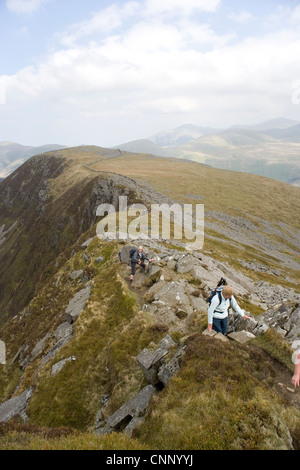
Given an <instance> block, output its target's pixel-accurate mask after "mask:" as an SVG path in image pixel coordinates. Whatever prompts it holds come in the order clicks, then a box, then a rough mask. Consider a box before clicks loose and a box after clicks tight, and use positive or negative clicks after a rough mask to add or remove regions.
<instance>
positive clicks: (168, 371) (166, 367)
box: [157, 346, 186, 387]
mask: <svg viewBox="0 0 300 470" xmlns="http://www.w3.org/2000/svg"><path fill="white" fill-rule="evenodd" d="M185 349H186V346H182V347H180V348H179V349H178V351H176V353H175V354H174V356H173V357H172V359H171V360H170V361H169V362H168V363H166V364H163V365H162V366H161V367H160V369H159V371H158V374H157V377H158V379H159V381H160V382H161V383H162V384H163V385H164V386H165V387H166V386H167V385H168V383H169V380H170V379H171V377H173V375H174V374H175V373H176V372H177V371H178V370H179V369H180V364H181V361H182V358H183V355H184V353H185Z"/></svg>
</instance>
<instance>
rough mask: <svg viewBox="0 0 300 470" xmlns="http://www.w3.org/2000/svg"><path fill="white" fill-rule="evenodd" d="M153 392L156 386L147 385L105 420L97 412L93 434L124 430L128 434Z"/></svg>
mask: <svg viewBox="0 0 300 470" xmlns="http://www.w3.org/2000/svg"><path fill="white" fill-rule="evenodd" d="M155 392H156V388H155V387H154V386H153V385H147V386H146V387H144V388H143V389H142V390H141V391H140V392H139V393H138V394H137V395H136V396H135V397H133V398H132V399H131V400H129V401H128V402H127V403H125V404H124V405H123V406H121V408H119V409H118V410H117V411H116V412H115V413H113V414H112V415H111V416H110V417H109V418H107V419H106V421H104V420H102V417H103V416H102V413H101V412H100V413H98V415H97V419H96V429H95V434H99V435H103V434H108V433H110V432H113V431H115V432H116V431H117V432H121V431H124V432H127V433H129V434H130V433H131V432H132V431H133V429H134V427H135V426H137V425H138V424H139V423H140V421H141V417H142V416H144V415H145V413H146V411H147V408H148V406H149V402H150V399H151V397H152V395H153V394H154V393H155Z"/></svg>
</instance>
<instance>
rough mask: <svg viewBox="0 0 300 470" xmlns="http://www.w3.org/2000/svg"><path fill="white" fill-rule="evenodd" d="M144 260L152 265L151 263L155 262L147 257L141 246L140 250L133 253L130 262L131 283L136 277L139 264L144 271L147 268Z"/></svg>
mask: <svg viewBox="0 0 300 470" xmlns="http://www.w3.org/2000/svg"><path fill="white" fill-rule="evenodd" d="M144 260H147V261H149V263H151V261H153V259H149V258H147V256H146V255H145V254H144V252H143V247H142V246H139V249H138V250H137V249H136V250H135V251H134V253H133V256H132V257H131V258H130V261H131V275H130V281H132V280H133V276H134V275H135V269H136V265H137V264H138V265H139V266H141V268H143V269H145V268H146V265H145V263H144Z"/></svg>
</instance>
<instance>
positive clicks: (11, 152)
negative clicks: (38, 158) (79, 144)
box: [0, 141, 66, 181]
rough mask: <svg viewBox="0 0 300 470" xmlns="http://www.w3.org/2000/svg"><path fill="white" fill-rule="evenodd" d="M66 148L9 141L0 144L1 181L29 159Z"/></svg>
mask: <svg viewBox="0 0 300 470" xmlns="http://www.w3.org/2000/svg"><path fill="white" fill-rule="evenodd" d="M64 148H66V146H64V145H57V144H48V145H41V146H39V147H33V146H29V145H21V144H17V143H15V142H9V141H4V142H0V181H2V180H3V179H4V178H6V177H7V176H8V175H10V174H11V173H12V172H13V171H14V170H15V169H16V168H18V167H19V166H20V165H22V163H24V162H25V161H26V160H28V158H30V157H33V156H34V155H39V154H40V153H45V152H50V151H53V150H60V149H64Z"/></svg>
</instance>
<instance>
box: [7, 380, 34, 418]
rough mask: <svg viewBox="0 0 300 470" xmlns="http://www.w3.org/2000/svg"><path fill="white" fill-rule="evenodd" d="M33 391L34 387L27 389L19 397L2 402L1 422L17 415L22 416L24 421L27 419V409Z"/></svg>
mask: <svg viewBox="0 0 300 470" xmlns="http://www.w3.org/2000/svg"><path fill="white" fill-rule="evenodd" d="M32 393H33V387H31V388H29V389H28V390H25V392H23V393H22V394H21V395H19V396H18V397H13V398H11V399H10V400H7V401H6V402H4V403H2V405H0V422H3V421H10V420H11V419H12V418H13V417H14V416H16V415H19V416H21V417H22V419H23V420H24V421H27V419H28V417H27V415H26V411H27V406H28V403H29V400H30V398H31V396H32Z"/></svg>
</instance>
